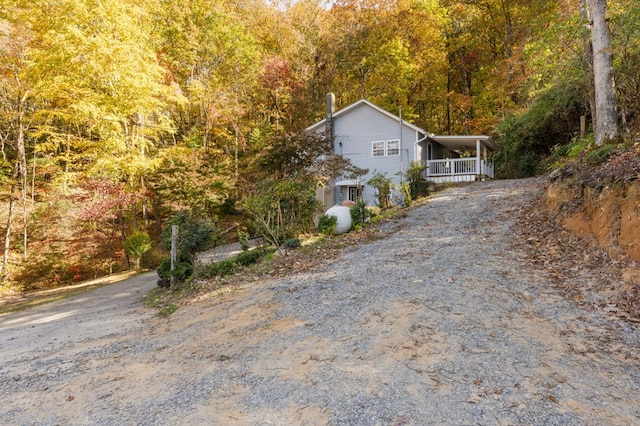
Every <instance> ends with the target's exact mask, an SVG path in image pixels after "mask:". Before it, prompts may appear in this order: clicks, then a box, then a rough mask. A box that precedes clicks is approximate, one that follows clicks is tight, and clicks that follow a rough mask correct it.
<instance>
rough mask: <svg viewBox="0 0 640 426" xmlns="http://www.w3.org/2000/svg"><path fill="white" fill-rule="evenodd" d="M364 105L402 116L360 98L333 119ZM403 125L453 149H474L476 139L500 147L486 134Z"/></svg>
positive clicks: (319, 127) (315, 127)
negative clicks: (448, 132)
mask: <svg viewBox="0 0 640 426" xmlns="http://www.w3.org/2000/svg"><path fill="white" fill-rule="evenodd" d="M362 105H366V106H368V107H369V108H372V109H374V110H375V111H377V112H379V113H380V114H383V115H386V116H387V117H389V118H391V119H393V120H394V121H400V117H398V116H397V115H395V114H392V113H390V112H389V111H386V110H384V109H382V108H380V107H379V106H377V105H375V104H373V103H371V102H369V101H368V100H366V99H360V100H359V101H357V102H354V103H352V104H351V105H349V106H346V107H344V108H342V109H341V110H338V111H336V112H334V113H333V119H334V120H335V119H337V118H340V117H341V116H343V115H346V114H348V113H349V112H350V111H353V110H355V109H356V108H358V107H360V106H362ZM326 122H327V119H326V118H325V119H323V120H321V121H318V122H317V123H316V124H313V125H311V126H309V127H307V129H306V131H307V132H317V131H320V130H322V129H323V128H324V127H325V126H326ZM402 125H403V126H407V127H408V128H410V129H411V130H415V131H416V132H418V133H420V134H422V135H423V137H424V138H427V137H428V138H429V139H431V140H433V141H435V142H438V143H439V144H440V145H443V146H445V147H447V148H449V149H451V150H453V151H455V150H458V149H463V148H466V149H474V148H475V147H476V141H478V140H479V141H480V142H481V143H482V145H483V146H486V147H487V148H488V149H489V150H491V151H496V150H497V148H498V147H497V145H496V144H495V142H493V140H491V138H490V137H489V136H486V135H464V136H454V135H451V136H436V135H435V134H433V133H429V132H427V131H426V130H424V129H421V128H420V127H418V126H416V125H414V124H411V123H409V122H408V121H405V120H402ZM421 140H422V139H421Z"/></svg>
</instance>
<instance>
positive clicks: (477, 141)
mask: <svg viewBox="0 0 640 426" xmlns="http://www.w3.org/2000/svg"><path fill="white" fill-rule="evenodd" d="M476 174H477V175H478V177H480V175H481V174H482V171H481V170H480V139H476Z"/></svg>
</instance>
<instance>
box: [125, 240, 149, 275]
mask: <svg viewBox="0 0 640 426" xmlns="http://www.w3.org/2000/svg"><path fill="white" fill-rule="evenodd" d="M150 248H151V239H150V238H149V234H147V233H146V232H140V231H138V232H134V233H133V234H131V235H129V237H127V239H126V241H125V242H124V249H125V250H126V251H127V253H129V255H130V256H131V257H133V259H134V261H135V264H136V270H139V269H140V258H141V257H142V255H143V254H145V253H146V252H147V251H149V249H150Z"/></svg>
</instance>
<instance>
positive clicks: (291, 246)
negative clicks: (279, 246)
mask: <svg viewBox="0 0 640 426" xmlns="http://www.w3.org/2000/svg"><path fill="white" fill-rule="evenodd" d="M300 245H301V243H300V240H299V239H298V238H287V239H286V240H284V248H285V249H287V250H295V249H297V248H300Z"/></svg>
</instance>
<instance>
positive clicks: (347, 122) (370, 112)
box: [334, 103, 419, 205]
mask: <svg viewBox="0 0 640 426" xmlns="http://www.w3.org/2000/svg"><path fill="white" fill-rule="evenodd" d="M334 129H335V131H334V134H335V141H336V143H335V145H336V154H341V155H343V156H344V157H346V158H349V159H350V160H351V162H352V163H353V164H354V165H356V166H358V167H361V168H365V169H369V173H368V174H367V175H366V176H364V177H362V178H361V181H362V183H363V184H364V187H363V193H362V197H363V199H364V200H365V201H366V202H367V204H370V205H373V204H375V202H376V195H375V190H374V189H373V188H371V187H370V186H369V185H367V184H366V182H367V181H368V180H369V179H371V177H373V175H374V174H376V173H382V174H386V177H388V178H391V179H392V181H393V183H394V184H399V183H400V181H401V176H400V175H399V173H400V172H401V171H402V172H406V170H407V168H408V167H409V163H410V162H411V161H414V160H415V159H416V158H417V157H416V153H415V149H416V142H417V140H418V137H419V135H418V132H417V131H416V130H415V129H413V128H411V127H410V126H408V125H403V126H402V135H400V122H399V120H398V119H395V120H394V118H393V117H390V116H388V115H386V114H384V113H382V112H380V111H378V110H376V109H375V108H372V107H371V106H369V105H367V104H365V103H363V104H361V105H359V106H358V107H356V108H355V109H353V110H351V111H349V112H348V113H347V114H344V115H342V116H339V117H336V118H335V121H334ZM389 140H400V141H401V142H400V155H396V156H386V155H385V156H382V157H373V156H372V142H373V141H389ZM343 190H344V192H343V199H346V198H347V196H348V195H347V193H346V191H347V188H343ZM339 193H340V188H336V196H337V197H338V199H337V200H336V201H337V202H340V201H341V200H340V198H339Z"/></svg>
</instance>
